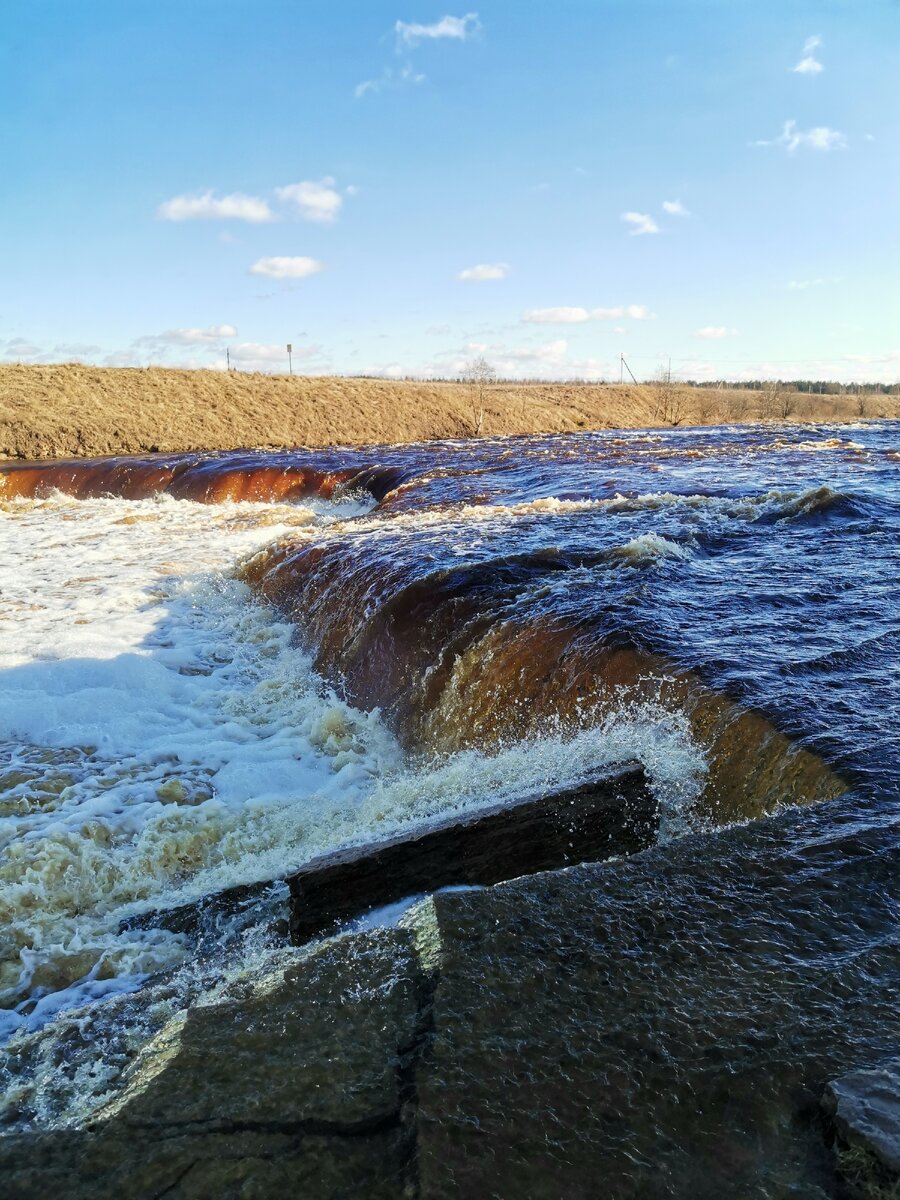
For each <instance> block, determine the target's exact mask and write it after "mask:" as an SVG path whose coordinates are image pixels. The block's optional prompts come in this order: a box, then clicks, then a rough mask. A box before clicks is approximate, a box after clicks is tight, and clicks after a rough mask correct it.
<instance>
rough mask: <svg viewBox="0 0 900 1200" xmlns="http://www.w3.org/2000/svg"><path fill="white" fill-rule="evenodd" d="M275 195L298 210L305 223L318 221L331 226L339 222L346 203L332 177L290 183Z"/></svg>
mask: <svg viewBox="0 0 900 1200" xmlns="http://www.w3.org/2000/svg"><path fill="white" fill-rule="evenodd" d="M275 195H276V196H277V197H278V199H279V200H280V201H281V202H282V203H283V204H288V205H290V206H291V207H293V208H294V209H296V211H297V212H298V213H299V215H300V216H301V217H302V218H303V219H304V221H317V222H319V223H320V224H322V225H331V224H333V223H334V222H335V221H336V220H337V217H338V213H339V212H340V211H341V205H342V204H343V202H344V199H343V197H342V196H341V194H340V192H338V191H337V190H336V189H335V186H334V179H333V178H332V177H331V176H330V175H326V176H325V178H324V179H319V180H310V179H305V180H303V181H302V182H301V183H289V184H287V185H286V186H285V187H279V188H276V189H275Z"/></svg>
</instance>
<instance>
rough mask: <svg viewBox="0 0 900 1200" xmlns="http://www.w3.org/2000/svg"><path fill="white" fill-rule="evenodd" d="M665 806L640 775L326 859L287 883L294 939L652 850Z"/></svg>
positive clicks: (618, 776)
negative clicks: (413, 900) (469, 888)
mask: <svg viewBox="0 0 900 1200" xmlns="http://www.w3.org/2000/svg"><path fill="white" fill-rule="evenodd" d="M657 824H658V813H657V804H656V802H655V801H654V799H653V796H652V795H651V793H650V791H649V788H648V786H647V781H646V778H645V776H644V773H643V772H642V771H641V769H640V767H638V766H634V767H633V768H631V769H628V768H626V769H624V770H620V771H616V772H611V773H609V774H608V775H607V776H606V777H603V778H597V779H594V780H592V781H590V782H587V783H584V784H583V785H582V786H580V787H573V788H569V789H567V790H564V791H560V792H555V793H552V794H550V795H544V794H540V795H537V796H526V797H523V798H521V799H520V800H516V801H512V802H507V803H505V804H499V805H495V806H493V807H491V808H488V809H485V810H481V811H479V812H477V813H475V814H472V813H467V814H461V815H458V816H456V817H455V818H451V819H450V820H444V821H441V822H438V823H436V824H435V825H434V826H432V827H431V828H427V829H424V830H423V829H421V828H420V829H416V830H415V831H414V832H413V833H411V834H408V835H406V836H405V837H398V838H393V839H391V840H387V841H384V842H379V843H376V844H374V845H368V846H354V847H352V848H351V849H349V850H344V851H339V852H337V853H335V854H329V855H325V856H324V857H322V858H320V859H315V860H313V861H312V862H310V863H308V864H307V866H306V867H304V868H303V870H302V871H298V872H297V873H296V874H294V875H292V876H290V877H289V878H288V881H287V882H288V886H289V887H290V894H291V919H290V925H291V934H292V937H293V940H294V941H295V942H296V943H298V944H302V943H303V942H305V941H308V940H309V939H310V938H311V937H315V936H316V935H317V934H320V933H322V932H324V931H326V930H328V929H329V926H334V925H335V924H336V923H338V922H340V921H346V920H348V919H349V918H351V917H355V916H358V915H359V914H361V913H365V912H367V911H368V910H369V909H371V908H373V907H375V906H378V905H386V904H392V903H395V902H397V901H399V900H402V899H403V898H404V897H407V896H414V895H417V894H421V893H423V892H431V891H435V890H437V889H439V888H445V887H453V886H459V885H483V884H491V883H497V882H500V881H502V880H504V879H513V878H515V877H516V876H519V875H533V874H534V873H535V872H537V871H546V870H548V869H551V868H557V867H561V866H565V865H568V864H570V863H577V862H584V861H586V860H587V861H597V860H598V859H604V858H610V857H612V856H613V855H615V854H629V853H634V852H635V851H636V850H639V849H642V848H644V847H646V846H648V845H650V844H651V843H652V842H653V839H654V837H655V834H656V829H657Z"/></svg>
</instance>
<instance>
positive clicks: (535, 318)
mask: <svg viewBox="0 0 900 1200" xmlns="http://www.w3.org/2000/svg"><path fill="white" fill-rule="evenodd" d="M590 319H591V314H590V312H588V310H587V309H586V308H572V307H566V306H563V307H560V308H528V309H526V310H525V312H524V313H523V314H522V320H523V321H527V322H528V323H529V324H530V325H579V324H581V322H583V321H589V320H590Z"/></svg>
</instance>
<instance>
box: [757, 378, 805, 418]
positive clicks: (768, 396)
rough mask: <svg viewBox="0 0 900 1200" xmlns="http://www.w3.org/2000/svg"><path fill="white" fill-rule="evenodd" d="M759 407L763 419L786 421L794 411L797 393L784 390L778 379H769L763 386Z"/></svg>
mask: <svg viewBox="0 0 900 1200" xmlns="http://www.w3.org/2000/svg"><path fill="white" fill-rule="evenodd" d="M760 407H761V410H762V415H763V416H764V417H771V418H774V419H775V420H778V421H786V420H787V419H788V417H790V416H793V414H794V412H795V411H796V408H797V393H796V392H792V391H790V390H789V389H788V388H786V387H785V386H784V385H783V384H782V382H781V380H780V379H770V380H769V381H768V382H766V383H764V384H763V390H762V397H761V402H760Z"/></svg>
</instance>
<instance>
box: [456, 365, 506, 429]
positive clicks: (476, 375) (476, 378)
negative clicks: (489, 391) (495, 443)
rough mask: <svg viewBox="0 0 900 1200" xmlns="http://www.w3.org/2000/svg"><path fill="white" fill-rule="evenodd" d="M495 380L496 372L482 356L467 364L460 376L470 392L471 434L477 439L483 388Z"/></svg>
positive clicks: (482, 416)
mask: <svg viewBox="0 0 900 1200" xmlns="http://www.w3.org/2000/svg"><path fill="white" fill-rule="evenodd" d="M496 378H497V372H496V371H495V370H494V368H493V367H492V366H491V364H490V363H489V362H488V361H487V359H486V358H485V357H484V356H483V355H480V356H479V357H478V358H473V359H472V361H471V362H470V363H467V364H466V366H465V367H464V368H463V370H462V373H461V375H460V379H461V381H462V382H463V383H467V384H468V385H469V387H470V388H471V392H472V432H473V434H474V435H475V437H478V435H479V434H480V433H481V430H482V427H483V425H484V392H485V388H486V387H487V386H488V384H490V383H493V382H494V380H495V379H496Z"/></svg>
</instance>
